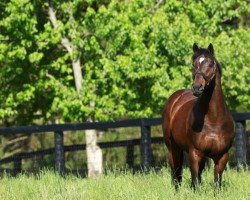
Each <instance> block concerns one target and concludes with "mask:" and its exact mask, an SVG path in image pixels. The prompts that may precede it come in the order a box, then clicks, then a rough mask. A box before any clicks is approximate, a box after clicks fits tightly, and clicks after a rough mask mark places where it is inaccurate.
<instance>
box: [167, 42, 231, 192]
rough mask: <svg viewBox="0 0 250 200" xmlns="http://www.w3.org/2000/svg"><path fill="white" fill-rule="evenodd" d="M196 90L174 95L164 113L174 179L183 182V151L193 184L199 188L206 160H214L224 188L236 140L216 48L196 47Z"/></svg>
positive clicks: (193, 86)
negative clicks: (224, 176) (185, 154)
mask: <svg viewBox="0 0 250 200" xmlns="http://www.w3.org/2000/svg"><path fill="white" fill-rule="evenodd" d="M193 52H194V54H193V56H192V64H193V70H192V74H193V84H192V89H183V90H178V91H176V92H174V93H173V94H172V95H171V96H170V97H169V99H168V101H167V102H166V104H165V107H164V110H163V125H162V128H163V135H164V140H165V143H166V146H167V149H168V161H169V164H170V166H171V170H172V179H173V182H174V185H175V188H176V189H178V186H179V185H180V183H181V181H182V164H183V151H186V152H187V154H188V160H189V167H190V171H191V177H192V184H191V186H192V187H193V188H194V189H195V190H198V189H199V183H200V182H201V173H202V171H203V169H204V167H205V160H206V157H208V158H211V159H212V160H213V161H214V183H215V186H217V185H219V187H221V179H222V173H223V171H224V169H225V167H226V163H227V161H228V157H229V154H228V151H229V149H230V147H231V145H232V142H233V139H234V122H233V118H232V116H231V113H230V111H229V110H228V108H227V106H226V103H225V98H224V95H223V92H222V87H221V75H222V70H221V67H220V64H219V62H218V61H217V60H216V58H215V55H214V48H213V45H212V44H211V43H210V44H209V46H208V47H207V48H200V47H198V45H197V44H196V43H194V44H193Z"/></svg>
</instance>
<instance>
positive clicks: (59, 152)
mask: <svg viewBox="0 0 250 200" xmlns="http://www.w3.org/2000/svg"><path fill="white" fill-rule="evenodd" d="M55 169H56V170H57V171H58V172H59V173H60V174H61V175H63V174H64V145H63V132H62V131H55Z"/></svg>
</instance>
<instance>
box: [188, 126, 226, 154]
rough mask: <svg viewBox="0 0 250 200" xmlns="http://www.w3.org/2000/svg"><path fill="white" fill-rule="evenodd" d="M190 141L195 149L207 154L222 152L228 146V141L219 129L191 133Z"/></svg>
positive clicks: (205, 129)
mask: <svg viewBox="0 0 250 200" xmlns="http://www.w3.org/2000/svg"><path fill="white" fill-rule="evenodd" d="M192 140H193V144H194V146H195V148H196V149H199V150H200V151H202V152H205V153H208V154H214V153H215V152H216V153H218V152H223V151H224V150H225V149H227V148H228V146H229V145H230V141H229V140H228V138H227V137H226V136H225V134H224V132H223V131H222V130H220V129H207V128H204V129H203V130H202V131H201V132H196V133H193V135H192Z"/></svg>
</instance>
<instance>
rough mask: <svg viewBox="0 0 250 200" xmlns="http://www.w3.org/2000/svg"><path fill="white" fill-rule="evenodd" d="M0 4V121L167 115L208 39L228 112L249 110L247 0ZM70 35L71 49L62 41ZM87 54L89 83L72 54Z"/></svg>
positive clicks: (83, 57) (23, 0)
mask: <svg viewBox="0 0 250 200" xmlns="http://www.w3.org/2000/svg"><path fill="white" fill-rule="evenodd" d="M50 3H51V1H49V2H46V1H37V0H34V1H29V0H10V1H7V0H4V1H2V2H1V3H0V5H1V6H0V69H1V70H0V76H1V80H0V86H1V90H0V119H1V120H2V121H3V122H5V123H7V122H8V123H11V124H28V123H31V122H33V121H34V119H39V120H42V122H47V121H54V120H55V119H60V120H61V122H63V121H71V122H72V121H85V120H86V119H87V118H88V117H89V116H92V117H93V118H94V120H97V121H98V120H114V119H118V118H121V117H147V116H155V115H160V114H161V111H162V108H163V105H164V103H165V101H166V99H167V98H168V97H169V96H170V95H171V94H172V93H173V92H174V91H176V90H178V89H181V88H190V87H191V68H192V66H191V56H192V44H193V43H194V42H197V43H198V44H199V45H200V46H203V47H206V46H208V44H209V43H210V42H211V43H213V45H214V47H215V53H216V57H217V59H218V60H219V62H220V63H221V65H222V68H223V78H222V79H223V80H222V83H223V88H224V93H225V96H226V99H227V103H228V105H229V107H230V109H231V110H233V111H239V110H247V109H249V108H250V96H249V95H250V34H249V11H250V5H249V3H247V1H244V0H229V1H222V0H210V1H177V0H168V1H163V2H162V3H161V4H159V5H157V4H156V2H155V1H149V0H148V1H145V0H130V1H127V0H126V1H125V0H124V1H120V0H112V1H108V0H105V1H101V0H96V1H94V0H73V1H68V0H66V1H63V2H62V1H59V0H55V1H53V9H54V10H55V13H56V17H57V27H54V26H53V25H52V23H51V20H50V19H49V14H48V13H49V6H50ZM63 38H67V39H68V40H69V41H70V44H71V45H72V46H74V47H76V48H74V52H73V54H72V55H70V54H69V53H68V51H67V49H65V47H64V46H63V45H62V40H63ZM76 58H80V61H81V70H82V76H83V81H82V89H81V91H80V92H79V93H77V91H76V89H75V85H74V76H73V69H72V60H74V59H76Z"/></svg>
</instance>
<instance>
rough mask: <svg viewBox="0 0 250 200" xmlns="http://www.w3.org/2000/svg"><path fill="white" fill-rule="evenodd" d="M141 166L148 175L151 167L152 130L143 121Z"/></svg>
mask: <svg viewBox="0 0 250 200" xmlns="http://www.w3.org/2000/svg"><path fill="white" fill-rule="evenodd" d="M141 166H142V169H143V171H144V172H145V173H146V174H148V173H149V170H150V167H151V130H150V126H145V124H144V120H143V119H142V120H141Z"/></svg>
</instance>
